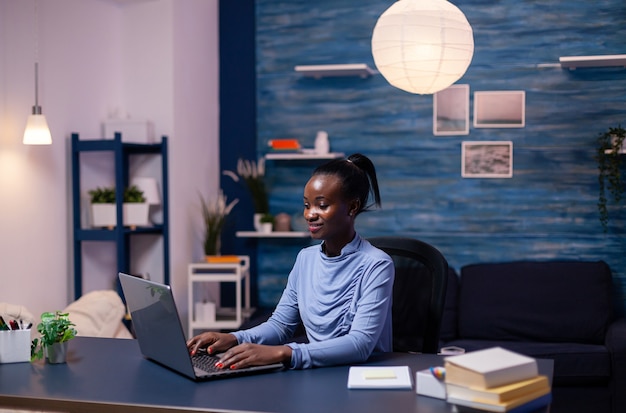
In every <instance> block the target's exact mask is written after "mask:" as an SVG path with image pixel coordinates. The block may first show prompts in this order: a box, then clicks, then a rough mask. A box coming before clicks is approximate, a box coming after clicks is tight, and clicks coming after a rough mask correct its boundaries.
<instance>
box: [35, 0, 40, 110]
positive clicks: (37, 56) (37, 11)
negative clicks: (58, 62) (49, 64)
mask: <svg viewBox="0 0 626 413" xmlns="http://www.w3.org/2000/svg"><path fill="white" fill-rule="evenodd" d="M34 32H35V106H34V107H33V115H39V114H41V108H40V107H39V0H35V30H34Z"/></svg>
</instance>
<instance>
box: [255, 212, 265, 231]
mask: <svg viewBox="0 0 626 413" xmlns="http://www.w3.org/2000/svg"><path fill="white" fill-rule="evenodd" d="M263 215H265V214H263V213H262V212H255V213H254V230H255V231H257V232H261V218H262V217H263Z"/></svg>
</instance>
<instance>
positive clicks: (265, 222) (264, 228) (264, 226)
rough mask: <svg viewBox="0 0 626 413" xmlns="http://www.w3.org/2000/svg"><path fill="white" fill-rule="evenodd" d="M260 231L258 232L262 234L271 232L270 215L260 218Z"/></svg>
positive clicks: (272, 223) (271, 220) (272, 219)
mask: <svg viewBox="0 0 626 413" xmlns="http://www.w3.org/2000/svg"><path fill="white" fill-rule="evenodd" d="M260 222H261V229H260V232H263V233H268V232H272V229H273V228H274V216H273V215H272V214H270V213H267V214H263V215H262V216H261V220H260Z"/></svg>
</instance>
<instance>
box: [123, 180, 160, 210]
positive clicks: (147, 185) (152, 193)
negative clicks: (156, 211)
mask: <svg viewBox="0 0 626 413" xmlns="http://www.w3.org/2000/svg"><path fill="white" fill-rule="evenodd" d="M130 184H131V185H135V186H136V187H137V188H139V189H141V190H142V191H143V196H144V198H146V203H147V204H150V205H159V204H160V203H161V195H160V193H159V187H158V185H157V181H156V179H154V178H133V179H132V181H131V183H130Z"/></svg>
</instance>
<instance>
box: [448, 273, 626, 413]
mask: <svg viewBox="0 0 626 413" xmlns="http://www.w3.org/2000/svg"><path fill="white" fill-rule="evenodd" d="M613 282H614V280H613V278H612V274H611V270H610V268H609V266H608V265H607V264H606V263H605V262H603V261H598V262H582V261H550V262H537V261H517V262H504V263H481V264H472V265H467V266H465V267H463V268H461V270H460V276H458V277H457V276H456V273H452V274H451V275H450V276H449V281H448V291H447V296H446V308H445V310H444V316H443V320H442V327H441V336H440V337H441V346H458V347H461V348H464V349H465V350H466V351H472V350H478V349H483V348H488V347H493V346H501V347H504V348H508V349H510V350H512V351H516V352H519V353H522V354H526V355H529V356H532V357H536V358H547V359H552V360H554V378H553V386H554V391H555V392H561V393H566V394H567V393H568V392H569V394H570V396H569V397H567V398H566V399H567V400H570V401H571V405H570V406H562V408H561V409H557V410H559V411H561V410H562V411H567V410H569V409H574V410H570V411H585V409H586V408H592V407H593V410H592V411H594V412H596V411H597V412H602V411H613V412H625V411H626V396H625V395H624V393H625V391H626V321H625V320H624V318H623V314H621V312H620V311H618V310H617V309H618V308H621V306H619V305H616V304H617V300H616V297H615V295H614V292H615V288H613ZM585 394H586V395H587V396H585ZM555 400H556V399H555ZM585 406H587V407H585ZM555 407H557V406H555Z"/></svg>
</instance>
